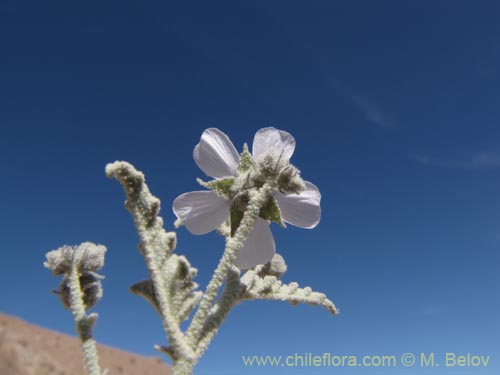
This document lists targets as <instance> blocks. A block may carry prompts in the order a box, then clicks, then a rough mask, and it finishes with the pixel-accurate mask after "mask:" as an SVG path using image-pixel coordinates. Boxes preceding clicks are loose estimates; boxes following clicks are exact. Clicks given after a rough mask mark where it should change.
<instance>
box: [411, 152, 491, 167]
mask: <svg viewBox="0 0 500 375" xmlns="http://www.w3.org/2000/svg"><path fill="white" fill-rule="evenodd" d="M412 158H413V159H414V160H415V161H417V162H418V163H420V164H422V165H428V166H433V167H443V168H455V169H469V170H475V169H491V168H500V153H498V152H480V153H475V154H472V155H470V156H468V157H467V158H463V159H460V160H458V159H444V158H436V157H432V156H428V155H421V154H416V155H412Z"/></svg>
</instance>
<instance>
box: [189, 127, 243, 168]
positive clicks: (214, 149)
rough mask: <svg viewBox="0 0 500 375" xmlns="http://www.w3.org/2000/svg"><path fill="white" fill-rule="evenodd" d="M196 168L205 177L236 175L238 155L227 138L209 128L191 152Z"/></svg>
mask: <svg viewBox="0 0 500 375" xmlns="http://www.w3.org/2000/svg"><path fill="white" fill-rule="evenodd" d="M193 158H194V161H195V162H196V164H197V165H198V167H200V169H201V170H202V171H203V172H205V174H206V175H207V176H210V177H213V178H223V177H230V176H234V175H236V170H237V168H238V161H239V155H238V151H236V148H235V147H234V145H233V143H232V142H231V140H230V139H229V137H228V136H227V135H226V134H225V133H223V132H222V131H220V130H219V129H216V128H209V129H207V130H205V131H204V132H203V134H202V135H201V139H200V143H198V144H197V145H196V147H195V148H194V151H193Z"/></svg>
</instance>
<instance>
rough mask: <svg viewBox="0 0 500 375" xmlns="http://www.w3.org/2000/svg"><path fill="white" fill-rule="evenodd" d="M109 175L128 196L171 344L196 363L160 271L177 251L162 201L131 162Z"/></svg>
mask: <svg viewBox="0 0 500 375" xmlns="http://www.w3.org/2000/svg"><path fill="white" fill-rule="evenodd" d="M106 174H107V175H108V177H115V178H116V179H117V180H118V181H119V182H120V183H121V185H122V186H123V189H124V190H125V194H126V195H127V201H126V203H125V206H126V207H127V209H128V210H129V212H130V214H131V215H132V218H133V219H134V223H135V227H136V229H137V233H138V234H139V238H140V245H139V248H140V249H141V251H142V253H143V255H144V258H145V260H146V264H147V267H148V270H149V275H150V277H151V281H152V282H153V285H154V289H155V295H156V298H157V299H158V307H159V311H160V315H161V318H162V323H163V327H164V329H165V332H166V333H167V340H168V341H169V342H170V344H171V346H172V347H173V348H174V350H175V352H176V353H177V354H178V356H179V357H183V358H186V359H187V360H188V361H194V357H195V355H194V351H193V349H192V348H191V346H190V345H188V343H187V341H186V339H185V337H184V334H183V332H182V331H181V329H180V327H179V322H178V319H177V318H176V317H175V315H174V314H173V313H172V306H171V301H170V298H169V295H168V293H167V292H166V291H167V286H166V285H165V281H164V278H163V277H162V274H161V271H160V262H161V259H162V258H163V259H164V258H165V257H168V256H170V255H171V253H172V251H173V249H174V244H173V243H172V241H171V237H169V235H168V234H167V233H166V232H165V230H164V229H163V220H162V218H161V217H160V216H158V213H159V211H160V200H159V199H158V198H156V197H154V196H153V195H152V194H151V193H150V191H149V188H148V186H147V185H146V182H145V178H144V175H143V174H142V173H141V172H139V171H137V170H136V169H135V168H134V167H133V166H132V165H131V164H129V163H127V162H122V161H116V162H114V163H112V164H108V165H107V166H106Z"/></svg>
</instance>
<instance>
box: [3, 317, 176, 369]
mask: <svg viewBox="0 0 500 375" xmlns="http://www.w3.org/2000/svg"><path fill="white" fill-rule="evenodd" d="M98 350H99V355H100V363H101V366H102V367H103V368H107V369H109V373H108V374H109V375H170V374H171V371H170V369H169V367H168V366H167V365H166V364H165V363H164V362H163V361H162V360H161V359H160V358H159V357H158V358H153V357H144V356H140V355H136V354H132V353H128V352H125V351H122V350H118V349H114V348H110V347H107V346H103V345H98ZM0 375H86V374H85V371H84V369H83V361H82V356H81V351H80V341H79V340H78V339H76V338H75V337H71V336H68V335H65V334H62V333H58V332H55V331H51V330H48V329H46V328H42V327H39V326H35V325H33V324H29V323H26V322H24V321H22V320H21V319H19V318H16V317H13V316H9V315H5V314H1V313H0Z"/></svg>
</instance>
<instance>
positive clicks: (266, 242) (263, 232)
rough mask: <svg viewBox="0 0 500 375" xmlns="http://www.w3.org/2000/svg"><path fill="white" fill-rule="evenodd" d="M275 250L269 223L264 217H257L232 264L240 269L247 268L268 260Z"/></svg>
mask: <svg viewBox="0 0 500 375" xmlns="http://www.w3.org/2000/svg"><path fill="white" fill-rule="evenodd" d="M275 251H276V246H275V244H274V237H273V234H272V233H271V229H270V228H269V223H268V222H267V221H266V220H264V219H261V218H257V220H256V221H255V227H254V228H253V230H252V231H251V232H250V234H249V235H248V238H247V239H246V241H245V244H244V245H243V249H241V250H240V252H239V254H238V256H237V258H236V260H235V261H234V264H235V265H236V267H238V268H239V269H241V270H247V269H249V268H252V267H253V266H256V265H258V264H265V263H267V262H269V261H270V260H271V258H272V257H273V255H274V253H275Z"/></svg>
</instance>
